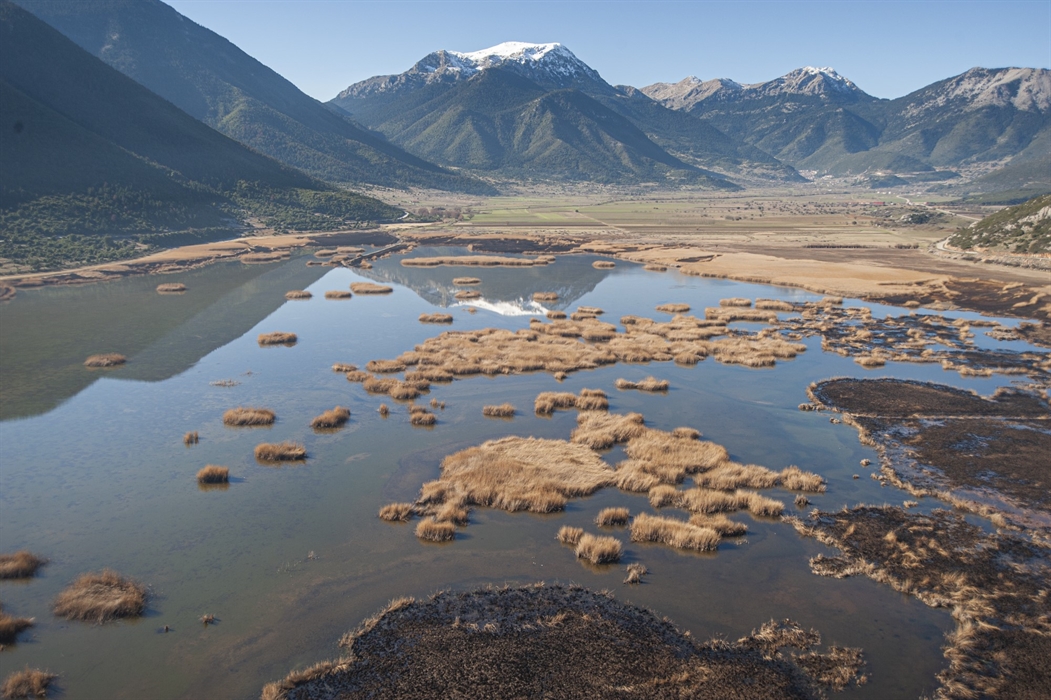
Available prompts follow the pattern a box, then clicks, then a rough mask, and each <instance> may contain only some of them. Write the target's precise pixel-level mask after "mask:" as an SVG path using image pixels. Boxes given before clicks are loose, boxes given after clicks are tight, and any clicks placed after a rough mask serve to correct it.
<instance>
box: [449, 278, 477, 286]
mask: <svg viewBox="0 0 1051 700" xmlns="http://www.w3.org/2000/svg"><path fill="white" fill-rule="evenodd" d="M481 283H482V280H480V279H478V278H477V277H454V278H453V284H455V285H456V286H457V287H466V286H467V285H469V284H481Z"/></svg>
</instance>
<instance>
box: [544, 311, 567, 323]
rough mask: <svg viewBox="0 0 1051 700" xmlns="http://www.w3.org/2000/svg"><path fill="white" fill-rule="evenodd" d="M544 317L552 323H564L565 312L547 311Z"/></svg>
mask: <svg viewBox="0 0 1051 700" xmlns="http://www.w3.org/2000/svg"><path fill="white" fill-rule="evenodd" d="M544 315H545V316H547V317H548V318H549V319H551V320H552V321H564V320H565V319H566V312H565V311H548V312H547V313H546V314H544Z"/></svg>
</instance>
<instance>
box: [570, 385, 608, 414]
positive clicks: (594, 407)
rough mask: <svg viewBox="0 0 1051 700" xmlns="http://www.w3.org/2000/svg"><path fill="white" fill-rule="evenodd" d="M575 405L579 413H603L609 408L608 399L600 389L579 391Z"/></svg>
mask: <svg viewBox="0 0 1051 700" xmlns="http://www.w3.org/2000/svg"><path fill="white" fill-rule="evenodd" d="M576 405H577V409H578V410H580V411H605V410H607V409H608V408H609V398H608V397H607V396H606V392H604V391H602V389H581V390H580V395H579V396H577V400H576Z"/></svg>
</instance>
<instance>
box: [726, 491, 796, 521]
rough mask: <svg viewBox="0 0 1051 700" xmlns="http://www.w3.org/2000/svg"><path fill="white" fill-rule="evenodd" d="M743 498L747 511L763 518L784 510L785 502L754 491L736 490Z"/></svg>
mask: <svg viewBox="0 0 1051 700" xmlns="http://www.w3.org/2000/svg"><path fill="white" fill-rule="evenodd" d="M737 493H738V494H741V495H742V496H743V498H744V499H745V502H746V504H747V506H748V512H749V513H751V514H752V515H758V516H760V517H764V518H776V517H778V516H780V515H781V513H782V512H784V510H785V504H784V503H782V502H781V501H778V500H776V499H773V498H767V497H766V496H761V495H759V494H758V493H756V492H754V491H738V492H737Z"/></svg>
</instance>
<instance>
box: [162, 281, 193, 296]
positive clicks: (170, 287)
mask: <svg viewBox="0 0 1051 700" xmlns="http://www.w3.org/2000/svg"><path fill="white" fill-rule="evenodd" d="M185 291H186V285H185V284H183V283H182V282H165V283H164V284H158V285H157V292H158V293H160V294H178V293H179V292H185Z"/></svg>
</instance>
